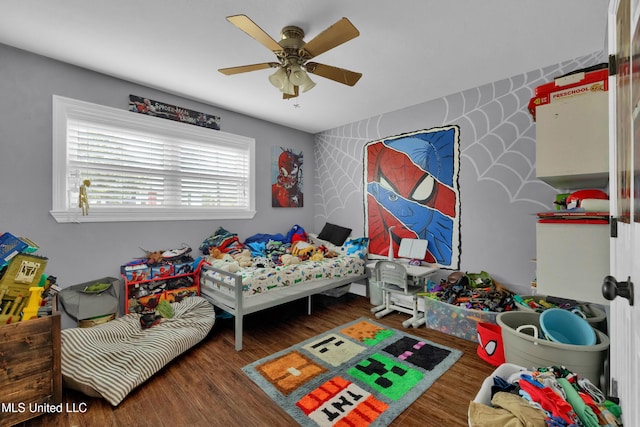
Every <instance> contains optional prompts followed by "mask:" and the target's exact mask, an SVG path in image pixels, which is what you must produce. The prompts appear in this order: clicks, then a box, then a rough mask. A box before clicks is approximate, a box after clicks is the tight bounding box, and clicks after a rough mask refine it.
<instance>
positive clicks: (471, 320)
mask: <svg viewBox="0 0 640 427" xmlns="http://www.w3.org/2000/svg"><path fill="white" fill-rule="evenodd" d="M497 315H498V313H497V312H492V311H481V310H470V309H466V308H462V307H458V306H457V305H451V304H447V303H446V302H443V301H438V300H435V299H433V298H429V297H425V298H424V318H425V325H426V326H427V328H430V329H434V330H436V331H440V332H444V333H445V334H448V335H454V336H456V337H458V338H462V339H465V340H467V341H473V342H478V337H477V329H478V328H477V327H478V323H479V322H482V323H494V324H495V323H496V316H497Z"/></svg>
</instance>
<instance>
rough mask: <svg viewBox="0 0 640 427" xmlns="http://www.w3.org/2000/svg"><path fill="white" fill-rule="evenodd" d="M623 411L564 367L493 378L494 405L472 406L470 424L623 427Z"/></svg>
mask: <svg viewBox="0 0 640 427" xmlns="http://www.w3.org/2000/svg"><path fill="white" fill-rule="evenodd" d="M621 415H622V411H621V409H620V406H618V404H617V403H616V402H613V401H612V400H610V399H607V397H606V396H605V395H604V393H603V392H602V391H601V390H600V389H599V388H597V387H596V386H594V385H593V384H592V383H591V382H590V381H589V380H588V379H586V378H580V377H578V375H576V374H575V373H573V372H571V371H569V370H568V369H566V368H565V367H563V366H551V367H546V368H538V369H537V370H536V371H527V370H524V369H522V370H520V371H518V372H515V373H513V374H512V375H510V376H509V377H508V378H503V377H500V376H494V377H493V386H492V387H491V405H486V404H484V403H480V402H477V401H474V402H471V404H470V406H469V422H470V425H472V426H474V427H482V426H496V425H503V426H504V425H509V426H519V425H522V426H533V427H535V426H540V427H546V426H554V427H563V426H585V427H599V426H611V427H615V426H618V425H622V422H621V419H620V417H621Z"/></svg>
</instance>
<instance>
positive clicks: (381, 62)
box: [0, 0, 608, 133]
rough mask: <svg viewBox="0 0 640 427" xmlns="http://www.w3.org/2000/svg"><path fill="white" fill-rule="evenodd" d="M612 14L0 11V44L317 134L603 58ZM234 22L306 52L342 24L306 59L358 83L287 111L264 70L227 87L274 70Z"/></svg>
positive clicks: (444, 5) (562, 6)
mask: <svg viewBox="0 0 640 427" xmlns="http://www.w3.org/2000/svg"><path fill="white" fill-rule="evenodd" d="M607 7H608V0H484V1H478V0H440V1H436V0H397V1H389V0H348V1H345V0H270V1H266V0H189V1H176V0H108V1H103V0H3V1H2V3H0V43H4V44H7V45H11V46H15V47H18V48H21V49H24V50H28V51H31V52H35V53H38V54H41V55H44V56H48V57H51V58H55V59H58V60H61V61H64V62H68V63H71V64H75V65H79V66H81V67H85V68H88V69H91V70H95V71H99V72H102V73H105V74H109V75H112V76H116V77H120V78H123V79H126V80H129V81H133V82H137V83H141V84H144V85H146V86H151V87H154V88H157V89H161V90H163V91H166V92H170V93H173V94H177V95H181V96H184V97H187V98H192V99H195V100H198V101H202V102H205V103H207V104H211V105H214V106H218V107H222V108H225V109H228V110H232V111H237V112H241V113H243V114H246V115H249V116H254V117H258V118H261V119H264V120H267V121H270V122H274V123H278V124H282V125H286V126H289V127H292V128H296V129H301V130H304V131H307V132H310V133H317V132H320V131H323V130H327V129H333V128H335V127H338V126H341V125H344V124H347V123H352V122H355V121H358V120H362V119H365V118H368V117H372V116H376V115H379V114H383V113H386V112H389V111H394V110H398V109H401V108H403V107H408V106H411V105H415V104H419V103H422V102H426V101H429V100H432V99H436V98H440V97H442V96H446V95H449V94H452V93H456V92H459V91H462V90H465V89H469V88H473V87H477V86H481V85H483V84H486V83H491V82H495V81H498V80H501V79H503V78H508V77H512V76H515V75H518V74H521V73H525V72H529V71H532V70H536V69H540V68H543V67H545V66H549V65H554V64H557V63H559V62H562V61H565V60H569V59H573V58H577V57H579V56H582V55H587V54H591V53H594V52H597V51H601V50H603V49H605V47H606V26H607ZM236 14H245V15H248V16H249V17H250V18H251V19H252V20H253V21H254V22H256V23H257V24H258V25H259V26H260V27H261V28H262V29H263V30H265V31H266V32H267V33H268V34H270V35H271V36H272V37H273V38H274V39H275V40H279V39H280V30H281V29H282V27H284V26H285V25H297V26H299V27H301V28H302V29H303V30H304V31H305V32H306V34H307V35H306V37H305V40H306V41H309V40H311V39H312V38H313V37H315V36H316V35H317V34H319V33H320V32H321V31H323V30H324V29H326V28H327V27H329V26H330V25H331V24H333V23H334V22H336V21H337V20H338V19H340V18H342V17H343V16H344V17H347V18H349V20H350V21H351V22H352V23H353V24H354V25H355V26H356V27H357V28H358V30H359V31H360V36H359V37H358V38H355V39H353V40H351V41H349V42H347V43H345V44H343V45H340V46H338V47H336V48H334V49H333V50H330V51H328V52H326V53H323V54H322V55H319V56H318V57H316V58H314V61H316V62H320V63H324V64H327V65H333V66H336V67H340V68H346V69H349V70H352V71H358V72H361V73H363V77H362V78H361V79H360V81H359V82H358V83H357V84H356V85H355V86H354V87H349V86H345V85H342V84H339V83H335V82H333V81H331V80H327V79H324V78H322V77H319V76H311V77H312V78H313V80H314V81H315V82H316V84H317V85H316V87H315V88H314V89H312V90H310V91H309V92H306V93H303V94H301V96H300V97H298V98H295V99H292V100H287V101H284V100H282V97H281V94H280V92H279V91H278V90H277V89H275V88H274V87H273V86H271V84H270V83H269V81H268V76H269V74H271V73H272V72H273V71H272V70H270V69H265V70H260V71H253V72H250V73H243V74H237V75H234V76H225V75H223V74H221V73H219V72H218V71H217V70H218V69H219V68H225V67H233V66H238V65H246V64H254V63H260V62H269V61H273V60H275V56H274V55H273V53H271V52H270V51H269V50H268V49H266V48H265V47H264V46H262V45H261V44H259V43H258V42H256V41H255V40H254V39H252V38H251V37H249V36H248V35H246V34H245V33H244V32H242V31H240V30H239V29H238V28H236V27H235V26H234V25H232V24H230V23H229V22H227V21H226V19H225V17H226V16H228V15H236ZM1 60H2V59H1V58H0V61H1ZM140 95H143V96H144V94H140ZM160 101H161V100H160ZM222 128H223V130H224V115H222Z"/></svg>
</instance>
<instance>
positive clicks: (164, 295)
mask: <svg viewBox="0 0 640 427" xmlns="http://www.w3.org/2000/svg"><path fill="white" fill-rule="evenodd" d="M204 262H205V261H204V260H203V259H202V258H197V259H195V260H191V261H183V262H180V263H176V264H173V265H171V266H170V267H168V266H165V267H166V268H165V271H172V273H171V274H169V273H163V274H158V275H156V276H154V275H153V273H152V274H151V278H146V279H143V280H131V279H129V277H135V276H130V275H128V274H127V272H128V271H127V270H126V269H125V268H124V267H125V266H123V269H121V271H124V273H123V274H122V278H123V280H124V285H125V312H126V313H145V312H148V311H153V310H154V309H155V307H156V306H157V305H158V303H159V302H160V301H163V300H167V301H169V302H178V301H181V300H182V299H183V298H185V297H188V296H195V295H200V282H199V275H200V268H201V266H202V264H203V263H204ZM161 267H162V266H161V265H156V266H153V267H149V268H150V271H154V269H155V270H156V271H158V272H160V268H161ZM138 271H139V270H138ZM138 277H140V276H138Z"/></svg>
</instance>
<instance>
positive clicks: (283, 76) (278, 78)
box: [269, 67, 289, 92]
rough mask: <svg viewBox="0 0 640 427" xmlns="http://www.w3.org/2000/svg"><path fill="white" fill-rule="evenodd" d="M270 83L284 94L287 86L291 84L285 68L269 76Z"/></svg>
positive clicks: (280, 68)
mask: <svg viewBox="0 0 640 427" xmlns="http://www.w3.org/2000/svg"><path fill="white" fill-rule="evenodd" d="M269 81H270V82H271V84H272V85H273V86H275V87H276V88H277V89H279V90H281V91H283V92H284V88H285V85H286V84H287V83H289V78H288V77H287V72H286V71H285V69H284V68H283V67H279V68H278V69H277V70H276V72H275V73H273V74H271V75H270V76H269Z"/></svg>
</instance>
